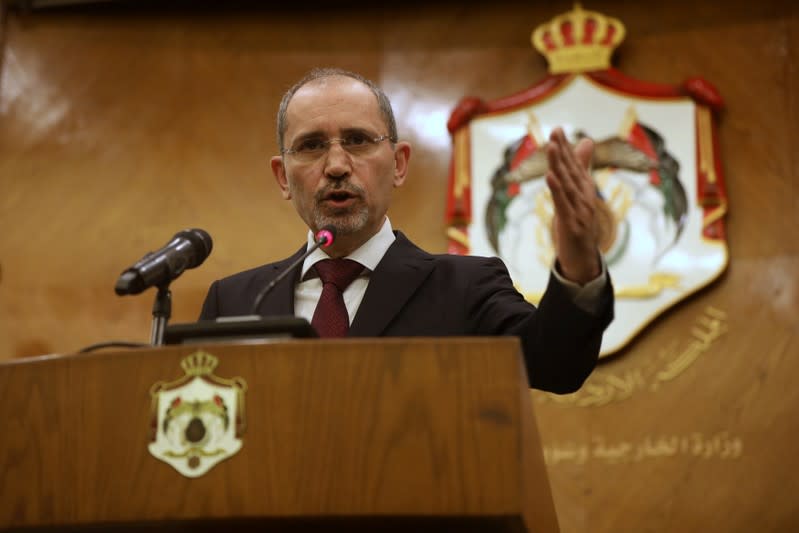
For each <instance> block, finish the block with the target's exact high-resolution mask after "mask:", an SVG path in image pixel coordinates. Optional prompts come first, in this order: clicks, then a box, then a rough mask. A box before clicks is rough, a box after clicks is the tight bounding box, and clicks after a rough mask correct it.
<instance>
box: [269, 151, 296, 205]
mask: <svg viewBox="0 0 799 533" xmlns="http://www.w3.org/2000/svg"><path fill="white" fill-rule="evenodd" d="M269 163H270V164H271V165H272V174H274V175H275V181H276V182H277V186H278V187H280V192H281V193H282V194H283V199H284V200H291V190H290V189H289V181H288V178H286V167H285V165H284V164H283V157H282V156H279V155H276V156H273V157H272V159H271V160H270V161H269Z"/></svg>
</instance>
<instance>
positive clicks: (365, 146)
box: [282, 132, 396, 162]
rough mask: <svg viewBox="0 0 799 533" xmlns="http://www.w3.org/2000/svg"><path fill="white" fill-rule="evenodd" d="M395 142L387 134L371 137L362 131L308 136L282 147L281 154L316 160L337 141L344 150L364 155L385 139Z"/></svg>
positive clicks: (306, 160)
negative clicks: (332, 136) (330, 137)
mask: <svg viewBox="0 0 799 533" xmlns="http://www.w3.org/2000/svg"><path fill="white" fill-rule="evenodd" d="M385 140H390V141H392V142H396V140H394V139H392V138H391V137H389V136H388V135H380V136H379V137H371V136H370V135H368V134H367V133H364V132H353V133H348V134H347V135H345V136H344V137H341V138H333V139H324V138H322V137H309V138H306V139H301V140H300V141H298V142H297V143H296V144H295V145H294V146H292V147H291V148H287V149H283V150H282V153H283V154H288V155H291V156H294V158H296V159H297V160H298V161H302V162H310V161H316V160H317V159H319V158H321V157H322V156H323V155H325V154H326V153H327V152H328V150H330V145H331V144H333V143H338V145H339V146H341V147H342V148H343V149H344V150H346V151H347V153H349V154H350V155H353V156H366V155H369V154H371V153H373V152H375V151H376V150H377V146H378V145H379V144H380V143H381V142H383V141H385Z"/></svg>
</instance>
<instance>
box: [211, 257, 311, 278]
mask: <svg viewBox="0 0 799 533" xmlns="http://www.w3.org/2000/svg"><path fill="white" fill-rule="evenodd" d="M302 251H303V250H300V251H299V252H297V253H295V254H294V255H292V256H290V257H287V258H285V259H281V260H279V261H274V262H272V263H266V264H264V265H261V266H257V267H253V268H249V269H247V270H243V271H241V272H237V273H235V274H231V275H229V276H226V277H224V278H222V279H220V280H218V281H217V283H219V284H221V285H224V286H238V285H247V284H249V283H252V282H253V281H256V282H260V281H262V280H264V279H268V280H270V279H272V278H274V277H275V276H276V275H277V274H279V273H280V272H282V271H283V269H284V268H286V267H288V266H289V265H290V264H291V261H292V260H293V259H295V258H296V257H297V255H298V254H300V253H302Z"/></svg>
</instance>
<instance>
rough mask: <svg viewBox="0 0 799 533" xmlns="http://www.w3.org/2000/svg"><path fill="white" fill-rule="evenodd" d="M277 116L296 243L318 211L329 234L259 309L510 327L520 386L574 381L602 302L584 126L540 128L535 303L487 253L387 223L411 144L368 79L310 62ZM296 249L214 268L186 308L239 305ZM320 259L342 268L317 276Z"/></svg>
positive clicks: (463, 327)
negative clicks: (421, 239) (544, 274)
mask: <svg viewBox="0 0 799 533" xmlns="http://www.w3.org/2000/svg"><path fill="white" fill-rule="evenodd" d="M277 127H278V131H277V133H278V143H279V145H280V151H281V155H278V156H275V157H273V158H272V159H271V166H272V172H273V173H274V175H275V179H276V180H277V184H278V186H279V187H280V190H281V192H282V194H283V198H285V199H286V200H291V201H292V202H293V203H294V207H295V209H296V210H297V213H298V214H299V215H300V217H301V218H302V219H303V221H304V222H305V224H306V225H307V226H308V228H309V230H310V232H309V235H308V246H310V245H312V244H313V242H314V238H313V236H314V235H316V233H317V232H318V231H319V230H320V229H322V228H323V227H325V226H328V225H332V226H334V227H335V228H336V238H335V240H334V242H333V243H332V245H331V246H330V247H328V248H325V249H324V251H323V250H322V249H318V250H316V251H315V252H314V253H313V254H311V255H310V256H309V257H308V258H307V259H306V260H305V262H304V263H303V266H302V269H301V270H299V269H297V270H296V272H295V275H293V276H288V277H286V278H285V279H284V280H282V281H281V282H280V283H278V284H277V285H276V286H275V288H274V290H273V291H272V292H270V293H269V295H268V296H267V297H266V298H265V299H264V300H263V302H262V304H261V305H260V306H259V309H258V311H259V312H260V313H261V314H263V315H292V314H296V315H297V316H301V317H305V318H307V319H308V320H311V322H312V324H313V325H314V327H316V328H317V329H318V330H319V331H320V333H321V334H322V335H323V336H343V335H349V336H359V337H368V336H445V335H518V336H519V337H520V339H521V344H522V349H523V352H524V359H525V363H526V366H527V372H528V376H529V378H530V384H531V386H533V387H536V388H540V389H544V390H549V391H553V392H559V393H565V392H571V391H574V390H576V389H578V388H579V387H580V385H582V383H583V381H584V380H585V378H586V377H588V375H589V374H590V373H591V371H592V370H593V368H594V366H595V364H596V361H597V357H598V352H599V346H600V342H601V338H602V331H603V330H604V328H605V327H606V326H607V324H608V323H609V322H610V320H611V319H612V316H613V295H612V288H611V286H610V282H609V279H608V277H607V274H606V272H605V269H604V266H603V264H602V262H601V259H600V256H599V254H598V252H597V243H596V231H595V221H594V203H595V201H596V189H595V186H594V184H593V181H592V180H591V178H590V176H589V174H588V171H587V168H588V164H589V161H590V158H591V152H592V143H591V141H590V140H588V139H585V140H583V141H581V142H580V143H579V144H578V145H577V147H576V148H574V149H572V147H571V146H570V145H569V143H568V142H567V141H566V138H565V136H564V134H563V132H562V131H561V130H560V129H558V130H556V131H555V132H554V133H553V134H552V136H551V139H550V140H551V142H550V143H549V148H548V152H547V155H548V159H549V166H550V171H549V173H548V175H547V178H546V180H547V184H548V185H549V188H550V190H551V191H552V198H553V203H554V205H555V209H556V214H555V220H554V233H555V236H556V250H557V257H558V263H557V266H556V272H555V273H554V274H553V277H552V278H551V280H550V283H549V287H548V288H547V291H546V293H545V295H544V297H543V299H542V301H541V303H540V306H539V308H538V309H536V308H535V307H534V306H532V305H531V304H529V303H527V302H526V301H525V300H524V298H523V297H522V296H521V295H520V294H519V293H518V292H517V291H516V290H515V289H514V287H513V284H512V282H511V280H510V277H509V275H508V271H507V269H506V268H505V266H504V264H503V263H502V262H501V261H500V260H499V259H497V258H482V257H460V256H449V255H430V254H428V253H426V252H424V251H423V250H421V249H420V248H418V247H416V246H415V245H414V244H413V243H411V242H410V241H409V240H408V239H407V238H406V237H405V236H404V235H403V234H402V233H400V232H393V231H392V228H391V224H390V222H389V220H388V218H387V217H386V212H387V211H388V208H389V204H390V202H391V197H392V193H393V189H395V188H397V187H400V186H402V184H403V183H404V182H405V179H406V174H407V171H408V161H409V159H410V156H411V146H410V144H408V143H407V142H404V141H399V140H398V138H397V128H396V123H395V120H394V115H393V112H392V110H391V105H390V103H389V101H388V99H387V98H386V96H385V94H384V93H383V92H382V91H381V90H380V89H379V88H378V87H376V86H375V85H374V84H373V83H372V82H370V81H368V80H366V79H364V78H362V77H361V76H359V75H357V74H354V73H351V72H346V71H341V70H337V69H319V70H314V71H312V72H311V73H309V74H308V75H307V76H306V77H305V78H304V79H302V80H301V81H300V82H298V83H297V84H296V85H295V86H294V87H292V88H291V89H289V91H288V92H287V93H286V95H285V96H284V97H283V101H282V102H281V104H280V110H279V112H278V125H277ZM305 250H306V246H303V247H302V248H301V249H300V250H299V251H298V252H297V253H296V254H295V255H294V256H292V257H291V258H288V259H286V260H283V261H279V262H277V263H272V264H269V265H265V266H262V267H259V268H255V269H252V270H249V271H246V272H242V273H239V274H236V275H234V276H231V277H229V278H225V279H223V280H220V281H216V282H214V283H213V285H212V286H211V288H210V289H209V292H208V296H207V298H206V300H205V303H204V304H203V310H202V314H201V316H200V318H201V319H204V320H208V319H214V318H216V317H219V316H236V315H246V314H249V313H250V308H251V306H252V305H253V301H254V299H255V298H256V295H257V294H258V292H259V291H260V290H261V289H262V288H263V287H265V286H266V285H267V284H268V283H269V282H270V281H271V280H272V279H274V278H275V276H276V275H277V274H278V273H279V272H281V271H282V270H283V269H285V268H286V267H287V266H288V265H290V264H291V263H292V261H293V260H295V259H297V258H299V257H300V256H301V255H302V253H303V252H304V251H305ZM331 258H332V259H334V261H330V260H329V259H331ZM341 258H346V260H342V259H341ZM350 267H351V268H350ZM331 269H333V270H336V272H337V273H336V274H335V275H336V276H343V277H346V278H348V279H346V280H345V281H341V280H338V279H337V280H332V279H330V277H331V276H332V274H330V272H329V271H330V270H331ZM347 269H349V270H351V272H349V273H348V274H341V271H343V270H347ZM320 278H324V281H323V280H322V279H320ZM352 278H355V279H354V280H352ZM336 317H339V318H338V319H336ZM338 322H343V323H342V324H338Z"/></svg>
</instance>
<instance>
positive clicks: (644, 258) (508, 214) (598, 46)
mask: <svg viewBox="0 0 799 533" xmlns="http://www.w3.org/2000/svg"><path fill="white" fill-rule="evenodd" d="M624 35H625V29H624V26H623V25H622V24H621V22H619V21H618V20H616V19H613V18H610V17H606V16H604V15H602V14H600V13H597V12H593V11H587V10H584V9H582V7H581V6H580V5H579V4H577V5H576V6H575V8H574V9H573V10H572V11H570V12H568V13H565V14H563V15H560V16H557V17H555V18H554V19H552V20H551V21H550V22H548V23H546V24H543V25H541V26H539V27H538V28H537V29H536V30H535V31H534V32H533V34H532V42H533V45H534V46H535V48H536V49H537V50H539V51H540V52H541V53H542V54H544V55H545V56H546V58H547V60H548V62H549V72H550V73H549V75H548V76H547V77H546V78H544V79H543V80H542V81H541V82H539V83H538V84H536V85H534V86H533V87H530V88H529V89H526V90H524V91H522V92H519V93H517V94H513V95H511V96H508V97H506V98H502V99H499V100H495V101H491V102H485V101H483V100H480V99H478V98H471V97H467V98H464V99H462V100H461V102H460V103H459V104H458V106H457V107H456V108H455V110H454V111H453V112H452V115H451V116H450V119H449V122H448V124H447V127H448V129H449V131H450V133H451V134H452V137H453V158H452V165H451V169H450V185H449V194H448V205H447V215H446V216H447V222H448V226H449V228H448V237H449V251H450V253H459V254H474V255H488V256H492V255H493V256H499V257H501V258H502V259H503V260H504V261H505V264H506V265H507V266H508V269H509V270H510V273H511V276H512V278H513V280H514V282H515V284H516V286H517V287H518V288H519V290H520V291H521V292H522V293H523V294H525V296H526V297H527V299H528V300H530V301H532V302H534V303H535V302H537V301H538V299H539V298H540V296H541V294H542V293H543V290H544V288H545V287H546V283H547V279H548V277H549V272H550V268H551V266H552V263H553V260H554V247H553V243H552V237H551V221H552V215H553V206H552V200H551V197H550V194H549V190H548V188H547V186H546V183H545V181H544V176H545V174H546V171H547V159H546V155H545V150H544V146H545V144H546V142H547V138H548V135H549V132H550V131H551V130H552V129H554V128H555V127H557V126H562V127H563V129H564V132H565V133H566V134H567V136H569V137H570V138H571V139H572V141H573V142H575V143H576V142H577V141H578V140H579V139H580V138H581V137H582V136H585V135H587V136H590V137H591V138H592V139H594V141H595V151H594V158H593V162H592V166H593V169H592V171H593V176H594V179H595V181H596V187H597V197H598V200H599V202H598V219H599V226H600V243H599V244H600V249H601V252H602V254H603V256H604V258H605V261H606V263H607V265H608V269H609V271H610V274H611V277H612V279H613V282H614V286H615V291H616V319H615V321H614V322H613V323H612V324H611V325H610V327H609V329H608V330H607V331H606V332H605V337H604V339H603V344H602V352H601V353H602V355H609V354H611V353H613V352H616V351H618V350H619V349H620V348H622V347H623V346H625V345H626V344H627V343H628V342H629V341H630V340H631V339H632V338H633V337H634V336H635V335H636V334H637V333H638V332H640V331H641V330H642V329H643V328H644V326H646V325H647V324H648V323H649V322H651V321H652V320H653V319H654V318H655V317H657V316H658V315H659V314H660V313H662V312H663V311H665V310H666V309H668V308H669V307H671V306H672V305H674V304H675V303H677V302H679V301H680V300H682V299H684V298H686V297H687V296H689V295H690V294H692V293H694V292H696V291H697V290H699V289H700V288H702V287H704V286H706V285H707V284H709V283H710V282H711V281H713V280H714V279H716V278H717V277H718V276H719V275H720V274H721V273H722V272H723V270H724V268H725V267H726V265H727V262H728V254H727V245H726V241H725V228H724V216H725V214H726V211H727V199H726V191H725V188H724V180H723V176H722V172H721V165H720V161H719V157H718V144H717V141H716V135H715V126H714V116H713V113H714V112H717V111H719V110H720V109H721V107H722V105H723V104H722V100H721V97H720V96H719V95H718V93H717V91H716V90H715V88H713V87H712V86H711V85H710V84H709V83H707V82H706V81H704V80H702V79H700V78H692V79H689V80H687V81H686V82H684V83H683V84H682V85H679V86H670V85H660V84H653V83H648V82H643V81H639V80H635V79H632V78H629V77H627V76H625V75H623V74H622V73H621V72H619V71H618V70H616V69H614V68H612V67H611V66H610V57H611V54H612V52H613V50H614V49H615V48H616V47H617V46H618V45H619V44H620V43H621V41H622V40H623V38H624Z"/></svg>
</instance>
